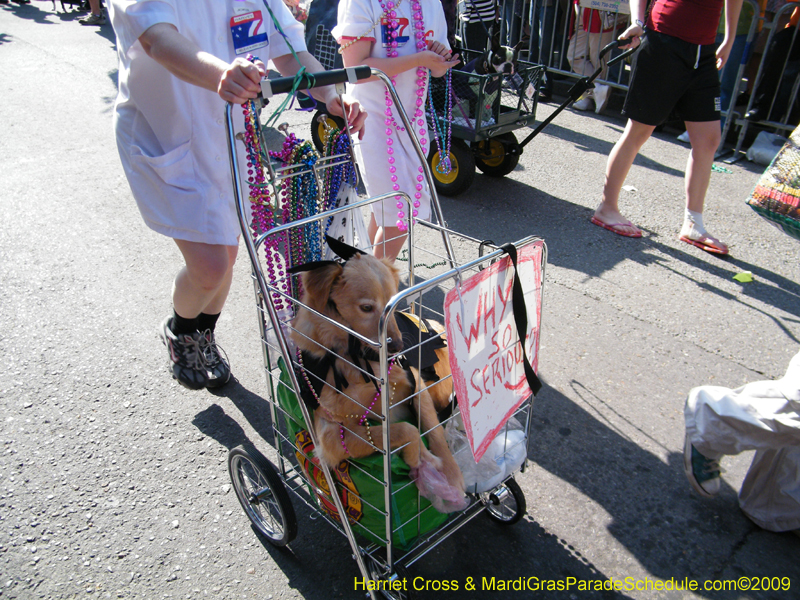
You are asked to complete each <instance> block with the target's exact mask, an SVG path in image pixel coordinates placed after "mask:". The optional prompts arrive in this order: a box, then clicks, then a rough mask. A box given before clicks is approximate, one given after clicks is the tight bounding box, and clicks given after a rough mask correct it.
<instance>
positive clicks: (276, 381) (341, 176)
mask: <svg viewBox="0 0 800 600" xmlns="http://www.w3.org/2000/svg"><path fill="white" fill-rule="evenodd" d="M370 76H375V77H378V78H379V79H380V80H381V81H382V82H383V83H384V84H385V85H386V86H387V89H389V91H390V93H391V94H392V96H393V98H394V101H395V105H396V106H397V107H398V114H399V116H400V119H401V120H402V122H403V124H404V125H405V127H406V129H407V130H409V131H410V130H411V127H410V124H409V122H408V117H407V116H406V114H405V113H404V112H402V109H401V105H400V102H399V100H398V98H397V96H396V93H395V91H394V88H393V87H392V86H391V83H390V80H389V79H388V78H387V77H386V76H385V75H384V74H383V73H382V72H380V71H371V70H370V69H368V68H367V67H358V68H356V69H342V70H336V71H331V72H326V73H320V74H316V75H315V76H310V77H309V76H303V77H296V78H281V79H275V80H271V81H270V80H264V82H263V84H262V95H261V96H260V97H259V98H258V99H257V100H255V101H254V102H253V103H252V104H251V105H250V106H249V108H248V109H247V114H246V118H247V119H248V120H249V121H247V122H249V123H251V125H252V124H256V125H257V126H256V127H255V128H253V127H250V128H249V129H248V128H246V131H245V132H237V131H235V128H234V120H233V111H234V110H236V109H238V108H239V107H234V106H232V105H228V107H227V109H226V123H227V131H228V139H229V149H230V154H231V169H232V173H233V182H234V193H235V198H236V205H237V211H238V215H239V220H240V225H241V228H242V232H243V238H244V240H245V245H246V247H247V251H248V255H249V257H250V260H251V265H252V279H253V284H254V290H255V297H256V305H257V314H258V323H259V327H260V332H261V348H262V351H263V358H264V368H265V374H266V380H267V385H268V391H267V394H266V401H267V406H268V409H269V412H270V416H271V433H272V439H271V440H269V442H270V443H271V448H269V449H268V452H267V454H268V455H269V459H268V458H267V456H265V454H263V453H262V452H261V451H259V450H257V449H255V448H254V447H247V448H245V447H244V446H239V447H236V448H234V449H232V450H231V451H230V452H229V456H228V469H229V473H230V476H231V481H232V484H233V488H234V490H235V492H236V495H237V498H238V500H239V502H240V503H241V506H242V508H243V509H244V512H245V514H246V515H247V517H248V518H249V519H250V521H251V523H252V525H253V528H254V530H255V531H256V533H257V534H258V535H259V536H262V537H263V538H265V539H266V540H267V541H268V542H270V543H271V544H273V545H275V546H285V545H286V544H289V543H290V542H291V541H292V539H294V537H295V536H296V535H297V532H298V527H297V519H296V516H295V512H294V508H293V505H292V498H294V499H295V500H299V501H300V502H302V503H304V504H305V505H306V506H307V507H309V509H310V510H311V511H312V512H313V513H314V514H315V515H318V516H319V517H320V519H319V520H315V522H319V521H320V520H323V521H326V522H327V523H329V524H330V525H331V526H332V527H333V528H334V529H335V530H336V531H338V532H340V533H341V534H342V535H344V536H345V537H346V539H347V540H348V542H349V544H350V548H351V550H352V554H353V556H354V558H355V560H356V562H357V564H358V567H359V570H360V572H361V575H362V577H363V578H364V581H365V582H367V581H372V582H375V585H374V586H370V587H372V588H373V589H368V590H367V591H368V592H369V595H370V597H372V598H373V600H374V598H376V594H380V595H382V596H384V597H386V598H409V597H412V594H413V591H412V590H409V589H405V590H403V589H402V587H401V586H399V585H397V584H396V583H395V582H397V581H398V580H399V581H402V578H403V576H404V572H405V570H406V569H407V568H408V567H410V566H411V565H413V564H414V563H415V562H417V561H419V560H420V559H422V558H423V557H424V556H425V555H426V554H427V553H428V552H429V551H431V550H432V549H433V548H434V547H436V546H437V545H438V544H439V543H441V542H442V541H443V540H444V539H445V538H447V537H448V536H449V535H451V534H453V533H454V532H456V531H457V530H458V529H459V528H461V527H462V526H464V525H465V524H466V523H467V522H469V521H470V520H471V519H473V518H475V517H477V516H478V515H479V514H481V513H484V512H485V513H486V514H487V515H488V516H489V517H490V518H491V519H493V520H495V521H497V522H499V523H505V524H513V523H515V522H517V521H518V520H520V519H521V518H522V516H523V515H524V513H525V509H526V505H525V497H524V495H523V493H522V490H521V489H520V487H519V485H518V484H517V483H516V481H515V480H514V476H515V474H516V473H518V472H520V471H524V470H525V468H526V466H527V440H528V434H529V432H530V427H531V407H532V400H533V395H532V394H528V395H527V397H526V398H524V399H523V401H522V402H521V403H520V404H519V405H517V406H516V407H513V408H512V409H511V413H513V414H512V417H513V418H512V419H509V420H508V421H507V422H506V423H505V424H503V425H502V427H501V428H499V429H498V430H497V433H496V436H495V437H494V440H493V442H492V443H493V444H496V445H498V448H499V449H498V451H497V452H496V453H495V454H494V455H493V457H492V460H493V461H494V463H495V466H497V465H500V464H503V463H505V467H503V469H501V471H500V474H499V475H497V474H495V475H494V477H495V478H494V480H493V481H491V482H489V483H487V482H486V481H483V484H482V485H479V484H478V483H475V484H473V485H471V486H469V487H468V489H467V491H468V500H469V503H468V506H467V507H466V508H465V509H463V510H458V511H456V512H451V513H447V514H446V513H441V512H439V511H437V510H436V509H435V508H434V507H433V505H432V504H431V503H430V502H429V501H428V500H427V499H426V498H424V497H423V496H422V495H421V494H420V492H419V490H418V489H417V487H416V486H415V485H414V482H413V481H412V480H411V479H410V478H409V475H408V467H407V465H405V463H403V461H402V460H401V458H400V455H399V451H400V449H396V450H388V449H387V450H382V449H380V448H378V447H375V452H374V453H373V454H372V455H371V456H369V457H366V458H363V459H358V460H354V459H353V460H347V461H343V462H342V463H341V464H339V465H338V466H337V467H336V468H329V467H328V466H327V465H326V464H325V463H324V462H320V461H319V460H317V457H316V456H315V454H314V448H315V447H317V446H318V441H319V440H318V438H317V432H315V430H314V420H313V418H312V414H311V413H310V411H309V409H308V407H307V406H306V404H305V403H304V402H303V401H301V400H300V399H301V397H302V393H303V392H302V386H303V385H305V382H304V381H303V380H304V379H305V378H307V377H313V376H314V375H313V374H312V373H310V372H306V371H304V369H305V366H303V365H301V361H299V360H298V358H297V354H296V353H295V351H294V349H293V347H292V342H291V339H290V333H291V332H292V326H293V325H292V318H293V315H295V314H296V312H297V310H298V308H300V306H301V304H300V300H299V297H300V294H299V291H298V286H299V279H298V276H297V275H296V274H292V273H291V272H290V271H289V268H290V267H292V266H296V265H297V264H298V263H301V262H303V261H306V260H308V259H309V258H317V259H318V258H320V257H323V256H324V252H325V251H326V250H327V248H326V245H325V243H324V242H323V236H324V234H325V232H326V230H328V231H330V230H329V228H330V227H331V226H332V224H336V223H341V221H342V220H343V219H344V221H345V222H346V227H352V226H353V225H352V224H353V223H354V222H355V221H356V220H357V219H358V218H361V216H362V213H361V211H362V210H364V209H366V208H368V207H369V206H370V205H371V204H372V203H375V202H379V201H381V200H382V199H383V197H376V198H366V199H358V200H356V199H354V198H352V197H351V198H350V200H349V202H348V203H346V204H345V203H343V202H337V203H331V204H330V205H328V204H326V202H325V201H324V199H325V198H333V197H336V198H338V199H339V200H341V198H342V195H341V194H339V193H338V192H337V189H335V187H336V185H338V184H337V182H349V184H350V185H351V186H353V187H355V186H356V182H355V181H353V178H354V177H356V176H357V174H356V173H357V172H356V170H355V169H353V168H352V166H353V154H352V146H351V144H352V140H351V139H350V137H349V133H348V132H347V128H346V127H345V129H344V130H339V131H335V130H331V131H328V132H327V133H328V136H329V137H328V140H327V143H326V152H324V153H323V154H322V155H321V156H320V155H317V154H316V153H315V152H314V150H313V147H312V145H311V144H310V143H308V142H302V143H301V142H300V141H298V140H296V139H294V138H293V137H292V136H291V134H287V135H286V137H284V138H283V145H281V142H279V143H278V144H277V147H280V148H282V149H281V150H277V151H273V152H270V151H268V150H267V143H266V139H267V136H266V134H265V132H264V128H262V127H261V126H260V124H261V120H260V114H261V110H262V109H263V108H264V106H266V104H267V103H268V102H269V100H270V99H271V98H272V96H273V95H275V94H280V93H284V92H287V91H297V90H299V89H306V88H308V87H312V86H314V85H319V86H321V85H331V84H336V85H337V86H338V89H339V91H340V93H342V91H343V82H344V81H346V80H350V81H353V80H356V79H363V78H366V77H370ZM273 133H274V132H273ZM285 133H286V132H285ZM334 137H335V138H336V140H337V142H340V143H339V144H337V143H333V141H332V138H334ZM412 140H413V141H414V143H415V147H416V150H417V154H418V158H419V160H420V164H422V165H426V164H427V163H426V161H425V156H424V154H423V152H422V150H421V148H420V146H419V144H418V143H416V139H415V138H413V136H412ZM243 146H244V148H245V150H246V153H247V158H248V161H247V162H248V164H247V167H246V168H247V169H248V170H249V171H250V172H249V173H247V175H245V174H244V173H243V172H242V168H241V167H240V165H241V162H240V155H241V153H242V147H243ZM290 146H291V147H292V148H293V149H292V153H291V155H292V156H293V157H294V158H296V159H297V158H298V157H304V158H303V160H295V161H294V162H292V163H291V164H287V153H288V148H289V147H290ZM424 170H425V176H426V177H427V180H428V184H429V186H430V188H431V192H432V194H431V195H432V210H433V214H434V216H435V220H436V223H428V222H422V221H418V222H415V223H413V224H412V225H411V226H410V227H409V231H408V241H407V243H406V246H405V250H404V253H403V255H401V257H400V258H399V259H398V262H397V264H399V265H403V269H402V275H401V282H402V285H401V289H400V291H399V292H398V293H397V294H395V295H394V296H393V297H392V298H391V299H390V300H389V302H388V304H387V305H386V308H385V309H384V311H383V318H382V320H381V330H380V335H379V339H378V341H377V342H375V341H371V340H369V339H367V338H364V337H363V336H359V334H357V333H356V332H354V331H349V332H348V333H349V335H351V336H356V337H358V338H359V339H360V341H361V342H362V343H364V344H369V345H371V346H372V347H373V348H374V351H375V353H376V354H377V358H376V359H375V361H374V364H375V365H376V368H375V369H374V373H370V374H369V375H368V377H369V378H370V379H371V380H372V381H374V383H375V385H376V388H378V389H380V390H381V392H380V393H381V394H383V406H389V404H390V403H389V401H388V393H389V391H388V387H389V386H387V385H383V384H384V382H387V381H388V380H389V375H388V373H389V365H390V363H391V361H392V360H394V359H395V358H396V357H393V356H392V355H391V354H390V352H389V350H388V348H389V345H390V341H391V340H390V339H389V337H388V335H387V327H386V323H387V320H388V318H389V316H390V315H393V314H395V315H397V314H399V313H403V314H405V315H411V316H412V317H414V318H417V319H423V320H439V321H441V320H443V318H444V315H443V301H444V299H445V296H446V295H448V294H452V293H456V294H460V293H461V289H462V287H461V286H462V284H463V282H464V281H467V280H468V279H469V278H470V277H471V276H473V275H475V274H481V272H482V270H487V272H488V271H491V270H492V269H493V268H494V267H495V265H499V264H501V263H502V261H504V260H506V257H507V253H508V252H509V248H508V247H507V248H505V249H503V248H501V247H498V246H496V245H494V244H491V243H486V242H480V241H479V240H476V239H472V238H470V237H467V236H464V235H460V234H457V233H456V232H453V231H450V230H448V229H447V228H446V226H445V222H444V219H443V218H442V214H441V209H440V206H439V202H438V199H437V197H436V192H435V187H434V185H433V182H432V176H431V173H430V171H429V169H427V167H426V168H425V169H424ZM337 173H338V175H337ZM246 186H249V192H250V193H249V198H248V197H247V195H246V192H245V191H244V188H245V187H246ZM332 186H333V187H332ZM293 190H306V192H307V193H309V195H310V196H312V198H310V199H311V200H314V202H312V203H311V204H304V203H302V202H299V203H295V204H298V205H299V204H303V206H305V207H306V208H307V210H306V211H305V212H302V211H299V212H298V211H296V210H295V209H297V208H298V207H297V206H294V208H293V207H292V205H291V202H292V200H291V194H292V193H294V192H293ZM392 195H393V194H392ZM400 195H401V196H402V197H403V198H404V201H405V202H407V203H409V204H410V202H411V201H410V199H409V197H408V195H407V194H405V193H403V192H401V194H400ZM314 196H316V198H313V197H314ZM312 205H313V206H312ZM298 210H299V209H298ZM353 236H354V238H351V239H355V242H354V243H361V244H364V243H365V240H359V239H358V234H357V232H356V233H353ZM309 248H311V249H312V250H314V252H316V253H317V255H316V257H315V256H311V257H309V256H308V255H304V254H303V252H306V251H308V250H309ZM513 248H514V251H515V252H516V251H519V252H528V251H530V252H531V253H532V254H531V255H532V256H535V260H534V261H533V262H534V263H535V264H534V267H535V271H536V273H538V274H537V275H536V277H535V279H536V281H535V282H534V285H533V286H532V287H531V290H530V291H529V292H527V293H528V294H529V297H530V298H532V299H533V302H534V303H535V304H536V305H537V306H538V310H537V311H536V315H537V316H536V317H533V318H532V319H531V320H530V323H531V327H532V331H533V330H535V332H536V336H537V339H538V330H539V318H538V315H540V314H541V312H540V309H541V290H542V280H543V275H544V273H543V269H544V265H545V263H546V254H547V251H546V246H545V245H544V242H543V241H542V240H541V239H538V238H534V237H529V238H526V239H524V240H521V241H519V242H516V243H515V244H514V245H513ZM423 268H425V269H426V270H425V276H424V277H422V276H420V275H419V271H420V270H422V269H423ZM515 289H516V288H515ZM332 323H333V322H332ZM333 324H335V323H333ZM336 326H339V327H341V325H338V324H336ZM441 337H442V334H435V335H432V336H430V337H429V338H426V339H424V340H423V338H422V336H420V337H419V338H418V339H417V340H412V343H411V344H407V345H406V346H407V347H405V348H404V350H403V352H404V353H405V352H407V351H409V350H413V349H414V348H420V352H419V353H417V354H412V355H411V356H412V357H413V356H417V357H421V356H422V353H423V351H422V348H421V347H422V346H424V345H425V344H428V343H437V342H439V341H441ZM410 360H412V361H414V360H420V361H421V358H411V359H410ZM417 367H418V369H421V367H422V365H421V364H418V365H417ZM306 381H308V380H307V379H306ZM309 385H310V384H309ZM460 412H461V411H460V410H459V405H458V401H457V399H456V398H455V397H454V396H451V398H450V401H449V405H448V407H447V409H445V410H444V411H442V412H440V420H441V422H442V424H443V425H442V426H443V427H445V429H446V430H453V431H456V432H458V431H459V427H460V426H461V422H462V419H461V415H460ZM372 417H374V422H375V424H374V425H373V427H380V428H381V431H382V433H383V439H387V440H388V439H391V435H390V434H391V428H392V426H393V424H392V422H391V421H390V419H388V418H386V415H384V414H374V415H372ZM416 426H417V427H418V428H419V427H420V422H419V420H417V422H416ZM421 433H422V434H423V436H424V435H425V434H426V433H428V432H425V431H422V430H421ZM512 456H516V457H518V459H519V460H515V461H512V460H511V457H512ZM512 463H513V464H512ZM495 471H497V469H495Z"/></svg>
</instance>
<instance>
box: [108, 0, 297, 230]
mask: <svg viewBox="0 0 800 600" xmlns="http://www.w3.org/2000/svg"><path fill="white" fill-rule="evenodd" d="M268 2H269V6H270V8H271V9H272V12H273V14H274V15H275V18H276V19H277V20H278V22H279V23H280V26H281V28H282V29H283V32H284V33H285V34H286V35H287V36H288V38H289V40H290V42H291V45H292V47H293V48H294V50H295V51H296V52H300V51H302V50H305V49H306V47H305V42H304V40H303V26H302V25H301V24H300V23H298V22H297V21H296V20H295V19H294V18H293V17H292V15H291V13H290V12H289V10H288V9H287V8H286V6H285V5H284V4H283V2H281V0H268ZM109 13H110V15H111V22H112V25H113V27H114V31H115V33H116V35H117V51H118V54H119V94H118V96H117V101H116V105H115V116H114V127H115V131H116V134H117V147H118V149H119V153H120V159H121V161H122V166H123V168H124V169H125V173H126V175H127V177H128V181H129V183H130V186H131V190H132V192H133V196H134V198H135V199H136V202H137V204H138V206H139V210H140V212H141V213H142V217H143V218H144V220H145V222H146V223H147V225H148V226H149V227H150V228H152V229H154V230H155V231H157V232H159V233H162V234H164V235H167V236H169V237H171V238H177V239H183V240H188V241H194V242H203V243H207V244H224V245H229V246H235V245H237V243H238V242H237V235H238V234H239V233H240V230H239V224H238V220H237V217H236V210H235V206H234V199H233V185H232V181H231V169H230V163H229V158H228V149H227V138H226V134H225V123H224V114H225V102H224V101H223V100H222V99H221V98H220V97H219V95H218V94H217V93H215V92H212V91H209V90H206V89H203V88H200V87H197V86H195V85H192V84H189V83H186V82H184V81H182V80H180V79H178V78H177V77H175V76H174V75H172V74H171V73H170V72H169V71H167V69H166V68H164V67H163V66H161V65H160V64H159V63H157V62H156V61H154V60H153V59H151V58H150V57H149V56H147V54H146V53H145V51H144V49H143V47H142V45H141V43H140V42H139V37H140V36H141V35H142V34H143V33H144V32H145V31H147V29H149V28H150V27H152V26H153V25H155V24H157V23H169V24H172V25H174V26H175V27H176V28H177V30H178V31H179V32H180V33H181V34H182V35H183V36H185V37H187V38H188V39H190V40H192V41H193V42H195V43H196V44H197V45H198V46H199V47H200V48H201V49H202V50H204V51H206V52H208V53H210V54H213V55H215V56H217V57H219V58H221V59H222V60H225V61H227V62H231V61H233V59H235V58H236V57H237V56H245V55H246V54H248V53H250V54H253V55H255V56H257V57H259V58H260V59H261V60H262V61H264V62H265V63H266V62H267V61H268V60H269V59H270V58H273V57H278V56H283V55H285V54H290V53H291V50H290V49H289V46H288V44H287V43H286V40H285V39H284V37H283V36H282V35H281V34H280V33H279V32H278V30H277V29H276V27H275V24H274V22H273V20H272V18H271V17H270V14H269V12H268V11H267V9H266V7H265V5H264V2H262V1H260V0H192V1H191V2H188V1H185V0H184V1H182V0H111V1H110V2H109ZM237 50H238V54H237ZM233 112H234V115H235V116H236V117H237V122H238V124H239V125H238V126H237V131H238V130H241V129H242V127H243V125H242V123H243V121H242V117H241V114H242V111H241V108H240V107H238V106H236V107H234V109H233ZM237 150H238V151H239V155H240V157H242V156H243V155H244V149H243V147H242V146H240V147H239V148H237ZM244 177H245V181H244V182H243V183H246V171H245V175H244Z"/></svg>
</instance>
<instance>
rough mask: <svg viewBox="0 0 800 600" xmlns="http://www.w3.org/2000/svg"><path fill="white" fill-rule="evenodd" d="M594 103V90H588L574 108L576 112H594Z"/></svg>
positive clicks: (574, 104) (575, 103)
mask: <svg viewBox="0 0 800 600" xmlns="http://www.w3.org/2000/svg"><path fill="white" fill-rule="evenodd" d="M593 103H594V94H593V92H592V90H586V91H585V92H583V94H582V95H581V97H580V98H578V99H577V100H576V101H575V102H573V104H572V108H574V109H575V110H592V104H593Z"/></svg>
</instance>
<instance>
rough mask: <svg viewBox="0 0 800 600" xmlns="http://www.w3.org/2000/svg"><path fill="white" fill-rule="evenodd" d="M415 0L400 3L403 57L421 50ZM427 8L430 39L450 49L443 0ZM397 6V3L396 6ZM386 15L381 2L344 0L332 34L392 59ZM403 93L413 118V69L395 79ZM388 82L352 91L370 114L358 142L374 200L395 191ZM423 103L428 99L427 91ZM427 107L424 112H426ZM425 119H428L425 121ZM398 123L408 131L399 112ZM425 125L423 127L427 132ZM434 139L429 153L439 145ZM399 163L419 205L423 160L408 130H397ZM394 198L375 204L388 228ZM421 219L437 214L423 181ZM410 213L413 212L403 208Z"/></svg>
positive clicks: (426, 3)
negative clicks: (361, 42) (386, 94)
mask: <svg viewBox="0 0 800 600" xmlns="http://www.w3.org/2000/svg"><path fill="white" fill-rule="evenodd" d="M411 1H412V0H401V2H400V5H399V6H398V7H396V8H395V11H396V12H397V14H398V20H399V21H400V27H399V33H400V36H399V37H398V38H397V40H398V42H399V43H398V47H397V52H398V55H399V56H405V55H408V54H414V53H415V52H416V51H417V44H416V38H415V36H414V20H413V18H412V13H413V11H412V9H411ZM419 2H420V4H421V5H422V20H423V23H424V25H425V32H426V39H427V40H428V41H438V42H441V43H442V44H444V45H445V46H446V47H448V48H449V47H450V45H449V44H448V42H447V23H446V21H445V18H444V10H443V9H442V4H441V2H439V1H438V0H419ZM395 3H396V2H395ZM382 13H383V9H382V8H381V5H380V2H378V0H341V2H339V17H338V19H339V22H338V23H337V25H336V27H335V28H334V29H333V31H332V34H333V36H334V37H335V38H336V40H337V41H338V42H339V43H340V44H346V43H347V42H348V41H349V40H352V39H353V38H360V39H362V40H368V41H371V42H372V51H371V53H370V56H371V57H373V58H387V57H388V54H387V48H385V47H384V44H383V30H385V27H383V26H379V27H374V25H375V23H376V22H377V21H378V19H379V18H380V16H381V15H382ZM395 80H396V89H397V93H398V95H399V96H400V99H401V101H402V103H403V107H404V108H405V110H406V114H407V115H408V117H409V119H411V118H412V117H413V116H414V112H415V111H416V109H417V106H416V99H417V95H416V90H417V83H416V81H417V72H416V69H411V70H409V71H405V72H404V73H400V74H399V75H397V77H396V78H395ZM385 89H386V88H385V87H384V85H383V83H382V82H380V81H370V82H368V83H359V84H356V85H353V86H348V92H349V93H350V94H352V95H353V96H355V97H356V98H357V99H358V101H359V102H360V103H361V106H362V107H363V108H364V109H365V110H366V111H367V115H368V116H367V121H366V126H365V131H364V139H363V140H362V141H361V143H359V144H356V147H355V152H356V159H357V160H358V164H359V167H360V170H361V175H362V177H363V179H364V186H365V187H366V189H367V194H368V195H369V196H378V195H380V194H385V193H389V192H392V191H393V189H392V186H393V182H392V180H391V175H392V174H391V173H390V172H389V161H388V158H389V155H388V154H387V153H386V139H387V135H386V124H385V123H384V119H385V118H386V116H385V114H384V113H385V110H386V104H385V97H384V90H385ZM422 98H423V99H426V100H427V87H426V90H425V95H423V96H422ZM424 109H425V106H424V105H423V112H425V110H424ZM422 118H423V119H425V117H424V116H423V117H422ZM395 121H396V122H397V124H398V125H399V126H401V127H402V121H401V120H400V117H399V115H397V114H396V111H395ZM426 127H427V126H426V125H423V126H422V128H426ZM419 129H420V126H419V125H418V124H417V123H416V120H415V122H414V133H415V135H417V137H419ZM430 137H431V136H428V135H427V134H426V138H429V139H428V144H427V149H430V148H431V147H432V146H431V144H434V145H435V142H434V141H433V140H432V139H430ZM391 138H392V140H393V145H392V147H393V148H394V157H395V159H396V160H395V164H394V166H395V167H396V168H397V172H396V173H395V174H396V175H397V183H398V184H399V185H400V191H403V192H405V193H406V194H408V195H409V197H410V198H411V201H412V202H413V201H414V193H415V192H416V184H417V175H419V174H420V173H419V166H420V160H419V157H418V156H417V153H416V151H415V150H414V148H413V146H412V144H411V140H409V139H408V134H407V133H404V132H393V133H392V135H391ZM396 203H397V201H396V200H395V199H394V196H392V197H391V199H390V200H386V201H384V202H383V203H376V204H373V205H372V211H373V214H374V215H375V221H376V222H377V223H378V225H379V226H383V225H384V224H385V225H386V226H387V227H395V226H396V222H397V212H398V208H397V206H396ZM418 210H419V214H418V215H417V216H418V218H421V219H429V218H430V214H431V201H430V193H429V191H428V187H427V183H425V182H424V181H423V189H422V197H421V198H420V207H419V209H418ZM403 212H405V213H406V214H407V215H408V210H407V209H406V208H404V209H403Z"/></svg>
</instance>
